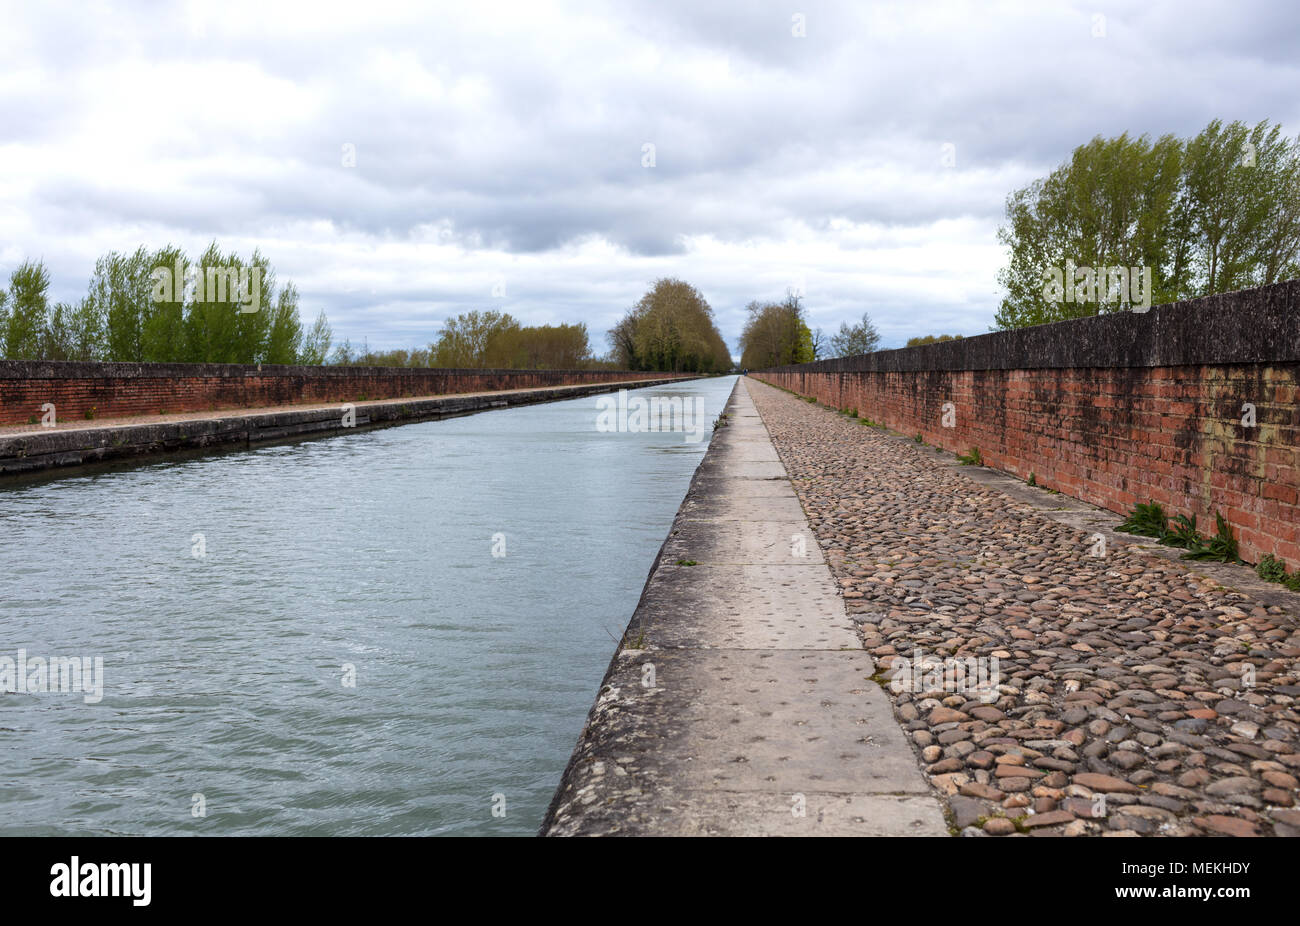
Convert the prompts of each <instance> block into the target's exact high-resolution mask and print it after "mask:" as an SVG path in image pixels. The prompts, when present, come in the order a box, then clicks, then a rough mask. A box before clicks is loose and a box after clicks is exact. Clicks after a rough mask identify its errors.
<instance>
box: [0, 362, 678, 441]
mask: <svg viewBox="0 0 1300 926" xmlns="http://www.w3.org/2000/svg"><path fill="white" fill-rule="evenodd" d="M666 376H671V374H656V373H631V372H626V371H618V370H527V371H523V370H417V369H404V368H392V367H294V366H269V365H268V366H264V367H260V368H259V367H255V366H241V365H238V364H179V363H41V362H26V361H13V360H0V425H21V424H27V423H29V422H31V421H32V420H33V419H35V420H36V421H39V420H40V419H41V416H42V411H41V407H42V405H44V404H45V403H47V402H51V403H53V404H54V407H55V412H56V414H57V416H58V420H59V421H60V422H68V421H73V420H80V419H83V418H86V417H90V416H91V415H93V417H94V418H95V419H97V420H98V419H107V418H121V417H126V416H129V415H157V414H160V413H162V412H167V413H174V412H196V411H220V410H226V409H240V408H258V407H261V406H268V405H298V404H312V403H322V402H356V401H366V400H375V399H397V398H406V397H413V396H432V395H454V394H460V393H466V392H486V391H492V390H499V389H528V388H532V387H538V386H570V385H577V384H582V383H611V382H625V381H627V380H634V379H646V378H649V377H659V378H663V377H666Z"/></svg>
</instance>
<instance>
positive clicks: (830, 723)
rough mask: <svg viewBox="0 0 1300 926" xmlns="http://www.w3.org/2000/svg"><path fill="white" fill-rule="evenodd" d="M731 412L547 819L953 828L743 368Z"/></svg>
mask: <svg viewBox="0 0 1300 926" xmlns="http://www.w3.org/2000/svg"><path fill="white" fill-rule="evenodd" d="M726 416H727V417H726V419H725V421H726V423H725V425H723V426H721V427H719V428H718V429H717V430H716V431H715V434H714V437H713V440H712V442H711V444H710V447H709V450H708V452H707V454H706V455H705V457H704V460H703V461H702V462H701V464H700V466H699V468H698V470H697V471H696V473H695V477H694V479H693V480H692V483H691V486H690V489H689V491H688V492H687V494H686V497H685V499H684V501H683V502H682V505H681V508H680V509H679V511H678V513H677V517H676V519H675V520H674V522H673V525H672V528H671V531H670V533H669V535H668V538H667V539H666V541H665V542H664V545H663V547H662V549H661V550H660V553H659V556H658V558H657V560H656V562H655V564H654V567H653V568H652V570H651V573H650V576H649V578H648V580H647V582H646V585H645V589H644V591H643V593H642V596H641V600H640V602H639V604H638V606H637V608H636V611H635V613H634V614H633V616H632V619H631V622H630V624H629V626H628V628H627V631H626V632H625V634H624V636H623V639H622V641H621V643H620V645H619V648H618V650H617V651H616V653H615V655H614V657H613V659H612V660H611V663H610V666H609V669H608V671H607V673H606V675H605V678H604V680H603V682H602V684H601V686H600V690H599V694H598V696H597V699H596V702H595V705H594V706H593V707H592V710H591V712H590V714H589V716H588V719H587V722H586V724H585V726H584V728H583V731H582V734H581V736H580V737H579V740H578V743H577V746H576V748H575V750H574V753H573V756H572V758H571V759H570V761H569V764H568V767H567V768H566V770H565V773H564V775H563V777H562V779H561V782H560V784H559V787H558V789H557V791H556V794H555V797H554V799H553V801H552V804H551V807H550V809H549V811H548V813H547V816H546V819H545V821H544V822H543V825H542V830H541V832H542V834H543V835H616V834H617V835H942V834H944V833H945V832H946V828H945V822H944V819H943V816H942V813H941V811H940V807H939V803H938V800H937V799H936V797H935V796H934V793H933V792H932V791H931V789H930V786H929V785H928V783H927V782H926V780H925V778H924V776H923V775H922V774H921V772H920V769H919V767H918V765H917V762H916V759H915V757H914V754H913V752H912V749H911V747H910V745H909V744H908V742H907V740H906V738H905V737H904V735H903V731H902V730H901V729H900V728H899V726H898V724H897V723H896V722H895V721H894V718H893V713H892V709H891V705H890V701H889V698H888V696H887V695H886V694H885V691H884V690H883V689H882V688H881V687H880V685H879V684H878V683H877V682H876V681H875V680H873V676H874V674H875V671H876V669H875V665H874V661H873V659H872V657H871V655H870V654H868V653H867V652H865V651H864V650H863V648H862V644H861V639H860V637H859V635H858V633H857V631H856V630H855V627H854V623H853V621H852V620H851V618H850V617H849V615H848V614H847V613H846V610H845V606H844V600H843V598H842V597H841V596H840V594H839V591H838V589H837V587H836V583H835V581H834V579H833V578H832V576H831V573H830V571H829V569H828V568H827V564H826V560H825V559H824V557H823V555H822V552H821V548H820V547H819V545H818V543H817V540H816V537H815V535H814V533H813V531H812V529H811V528H810V526H809V523H808V521H807V519H806V518H805V516H804V512H803V509H802V508H801V506H800V503H799V500H798V498H797V496H796V493H795V491H794V488H793V487H792V485H791V482H790V478H789V475H788V473H787V472H786V470H785V467H784V466H783V465H782V463H781V460H780V458H779V456H778V455H777V452H776V450H775V448H774V447H773V444H772V441H771V439H770V438H769V436H768V433H767V430H766V428H765V426H764V424H763V421H762V419H761V418H760V417H759V415H758V413H757V411H756V410H755V407H754V404H753V401H752V399H751V398H750V395H749V392H748V389H747V387H746V385H745V381H744V380H743V379H742V380H740V381H738V383H737V385H736V387H735V390H734V391H733V393H732V395H731V398H730V400H729V402H728V405H727V409H726Z"/></svg>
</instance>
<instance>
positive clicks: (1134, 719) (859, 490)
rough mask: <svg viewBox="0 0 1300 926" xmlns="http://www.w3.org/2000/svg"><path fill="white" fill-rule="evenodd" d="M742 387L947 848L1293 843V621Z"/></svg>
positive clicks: (1296, 769)
mask: <svg viewBox="0 0 1300 926" xmlns="http://www.w3.org/2000/svg"><path fill="white" fill-rule="evenodd" d="M746 384H747V386H748V387H749V392H750V394H751V395H752V396H753V400H754V403H755V405H756V406H757V408H758V410H759V412H760V414H761V415H762V418H763V421H764V423H765V424H766V426H767V428H768V431H769V433H770V434H771V437H772V440H773V442H774V443H775V445H776V447H777V450H778V452H779V454H780V457H781V460H782V462H783V463H784V465H785V467H786V469H787V471H788V472H789V475H790V479H791V481H792V483H793V485H794V488H795V491H796V493H797V495H798V497H799V500H800V502H801V504H802V505H803V508H804V510H805V512H806V514H807V518H808V522H809V524H810V525H811V528H812V530H813V531H814V532H815V533H816V536H817V541H818V543H819V544H820V546H821V548H822V551H823V553H824V555H825V557H826V559H827V562H828V564H829V565H830V567H831V570H832V573H833V575H834V576H835V578H836V580H837V581H838V583H839V585H840V588H841V590H842V592H843V594H844V597H845V599H846V604H847V608H848V611H849V613H850V615H851V616H852V617H853V619H854V620H855V621H856V622H857V623H858V628H859V631H860V633H861V635H862V639H863V644H864V646H865V647H866V649H867V650H868V651H869V652H870V653H871V654H872V655H873V656H874V657H875V658H876V660H877V668H878V670H879V672H880V675H878V676H877V677H878V678H879V679H880V681H881V682H882V683H884V684H891V682H890V680H887V678H886V677H887V676H890V675H891V674H897V675H899V676H900V678H899V679H898V680H897V683H896V684H894V685H891V688H892V687H901V688H902V689H903V690H901V691H897V692H893V693H892V697H893V699H894V713H895V716H896V717H897V720H898V722H899V723H900V724H901V725H902V727H903V728H904V730H905V731H906V732H907V733H908V735H909V736H910V738H911V740H912V743H913V746H914V748H915V751H916V756H917V761H918V762H919V763H920V764H921V766H922V768H923V769H924V770H925V771H926V772H927V774H928V776H929V780H930V782H931V784H932V785H933V786H934V787H935V788H936V789H937V790H938V791H939V793H940V795H941V796H942V797H943V799H944V801H945V802H946V806H947V810H948V813H949V815H950V816H949V822H950V824H951V826H952V828H953V830H954V831H955V832H961V833H962V834H964V835H972V836H974V835H984V834H991V835H1010V834H1014V833H1024V832H1028V833H1030V834H1033V835H1062V834H1064V835H1170V836H1175V835H1240V836H1247V835H1279V836H1295V835H1300V810H1297V809H1295V806H1294V805H1295V802H1296V797H1297V788H1298V787H1300V781H1298V780H1297V776H1298V775H1300V736H1298V734H1300V713H1297V705H1296V698H1297V696H1300V668H1298V666H1297V659H1298V658H1300V620H1298V619H1297V618H1298V616H1300V610H1297V609H1294V608H1292V609H1290V610H1288V609H1286V608H1283V607H1280V606H1278V605H1269V606H1266V605H1264V604H1262V603H1260V602H1258V601H1256V600H1254V599H1252V598H1251V597H1250V596H1248V595H1246V594H1244V593H1241V592H1237V591H1234V590H1232V589H1228V588H1225V587H1223V586H1222V585H1220V584H1219V583H1218V582H1217V581H1213V580H1210V579H1207V578H1205V577H1203V576H1198V575H1197V574H1196V573H1195V564H1184V563H1178V562H1170V561H1169V560H1167V559H1164V558H1162V557H1159V556H1156V555H1154V554H1153V553H1150V552H1148V551H1145V550H1142V549H1140V547H1139V546H1138V545H1137V544H1136V543H1135V544H1133V545H1129V544H1113V543H1112V544H1110V545H1109V546H1108V547H1107V548H1106V549H1105V551H1104V555H1103V556H1097V555H1095V554H1096V553H1097V552H1098V551H1097V548H1096V545H1095V544H1094V542H1093V541H1092V540H1091V539H1090V537H1089V535H1088V534H1087V533H1085V532H1083V531H1080V530H1079V529H1077V528H1074V527H1071V526H1069V525H1066V524H1063V523H1059V522H1057V521H1054V520H1052V519H1050V518H1047V517H1044V516H1043V515H1041V514H1039V513H1038V512H1037V511H1035V510H1034V509H1033V508H1032V507H1031V506H1029V505H1027V504H1024V503H1023V502H1019V501H1016V500H1015V499H1013V498H1011V497H1010V496H1008V495H1006V494H1004V493H1003V492H1001V491H998V490H997V489H995V488H991V487H988V486H984V485H980V484H979V483H977V482H975V481H972V480H971V479H968V478H967V477H966V476H965V475H964V474H963V471H962V470H961V469H958V468H955V467H953V466H951V465H947V464H945V463H944V462H943V461H941V460H940V459H936V455H935V454H934V453H933V451H930V450H927V449H926V448H923V447H921V446H919V445H917V444H914V443H912V442H909V441H905V440H899V439H898V438H897V437H894V436H890V435H888V434H886V433H884V432H881V431H878V430H876V429H874V428H872V427H868V426H864V425H863V424H861V423H860V422H859V421H858V420H857V419H853V418H849V417H847V416H844V415H840V414H837V413H836V412H834V411H832V410H830V409H825V408H822V407H819V406H814V405H811V404H809V403H808V402H805V401H803V400H801V399H799V398H798V397H796V396H793V395H791V394H789V393H786V392H783V391H781V390H778V389H775V388H773V387H771V386H767V385H765V384H763V383H760V382H757V381H755V380H753V379H747V380H746ZM947 459H949V460H951V457H948V458H947ZM1117 520H1118V519H1117ZM1136 539H1137V538H1135V540H1136ZM1240 568H1241V569H1242V571H1243V573H1246V571H1247V568H1248V567H1245V566H1242V567H1240ZM1297 600H1300V598H1298V599H1297ZM918 651H920V653H921V655H922V656H923V657H927V658H928V660H929V661H930V663H936V664H937V663H939V662H940V661H946V663H945V665H946V667H947V670H948V676H947V677H946V679H945V681H944V683H942V684H940V682H939V677H938V675H937V674H936V673H935V670H934V668H933V666H932V665H930V664H926V663H925V662H924V661H923V665H922V667H921V668H920V670H919V671H918V670H917V669H916V668H915V667H914V665H913V663H914V662H915V657H916V655H917V652H918ZM994 659H996V660H997V673H998V675H997V678H996V682H997V684H996V687H995V688H994V687H992V686H990V685H986V686H984V687H983V688H982V689H981V688H977V687H969V688H966V689H965V690H961V689H962V684H961V680H962V679H961V676H960V675H959V674H958V673H957V669H958V667H959V666H961V667H965V668H967V671H968V672H969V671H970V670H971V669H974V670H976V671H978V670H979V669H981V668H982V669H984V670H986V671H991V670H992V668H993V660H994ZM902 660H908V663H907V665H906V671H905V672H904V671H902V670H903V668H904V665H903V663H902ZM967 660H975V661H973V662H969V661H967ZM971 674H972V675H973V674H974V673H971ZM974 680H975V679H972V681H974ZM914 682H919V685H918V684H914ZM914 687H915V688H918V689H919V690H915V691H913V690H908V689H909V688H914Z"/></svg>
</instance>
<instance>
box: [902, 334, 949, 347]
mask: <svg viewBox="0 0 1300 926" xmlns="http://www.w3.org/2000/svg"><path fill="white" fill-rule="evenodd" d="M960 340H961V335H959V334H941V335H939V336H937V337H936V336H935V335H933V334H927V335H926V336H925V337H920V338H908V339H907V343H906V344H904V345H903V346H904V347H921V346H922V345H924V344H938V343H940V342H941V341H960Z"/></svg>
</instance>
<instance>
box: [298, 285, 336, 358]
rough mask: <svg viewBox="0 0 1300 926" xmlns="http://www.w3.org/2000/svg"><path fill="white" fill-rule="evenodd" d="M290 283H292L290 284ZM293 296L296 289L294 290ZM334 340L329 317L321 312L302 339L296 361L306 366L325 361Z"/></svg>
mask: <svg viewBox="0 0 1300 926" xmlns="http://www.w3.org/2000/svg"><path fill="white" fill-rule="evenodd" d="M291 285H292V284H291ZM294 294H295V296H296V295H297V291H296V290H295V291H294ZM333 340H334V332H333V330H332V329H331V328H330V323H329V319H328V318H326V317H325V313H324V312H321V313H320V314H319V315H317V316H316V321H315V322H313V323H312V326H311V328H310V330H308V332H307V335H306V337H304V338H303V341H302V350H301V351H300V352H299V353H298V363H301V364H305V365H308V366H318V365H320V364H322V363H324V362H325V360H326V358H327V357H329V353H330V343H331V342H332V341H333Z"/></svg>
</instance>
